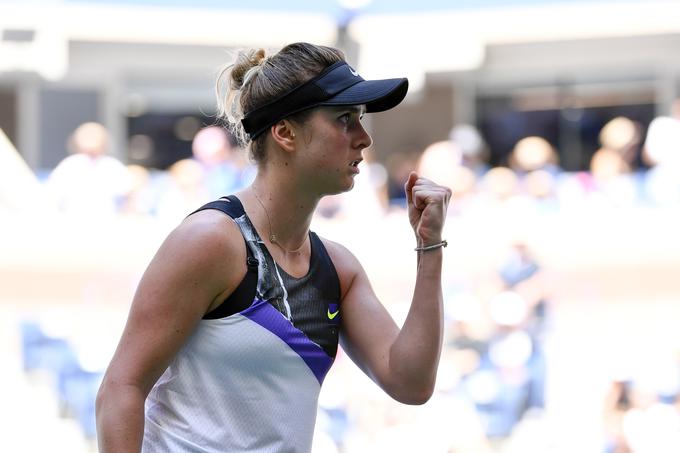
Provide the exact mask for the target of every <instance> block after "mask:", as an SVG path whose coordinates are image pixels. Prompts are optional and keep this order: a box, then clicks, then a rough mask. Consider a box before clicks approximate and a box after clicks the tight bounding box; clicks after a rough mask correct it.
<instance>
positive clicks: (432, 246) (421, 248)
mask: <svg viewBox="0 0 680 453" xmlns="http://www.w3.org/2000/svg"><path fill="white" fill-rule="evenodd" d="M447 245H449V244H448V242H446V240H445V239H444V240H439V241H438V242H433V243H429V244H419V245H418V247H416V248H414V249H413V250H415V251H416V252H429V251H432V250H439V249H441V248H443V247H446V246H447Z"/></svg>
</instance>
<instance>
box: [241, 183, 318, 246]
mask: <svg viewBox="0 0 680 453" xmlns="http://www.w3.org/2000/svg"><path fill="white" fill-rule="evenodd" d="M253 195H255V199H256V200H257V202H258V203H260V206H262V210H263V211H264V214H265V215H266V216H267V223H268V224H269V242H271V243H272V244H276V245H277V246H279V248H281V250H283V251H284V252H286V253H300V250H302V247H304V246H305V244H306V243H307V237H308V236H309V234H306V235H305V239H304V241H302V245H300V247H298V248H296V249H293V250H288V249H287V248H285V247H284V246H283V245H281V243H280V242H279V241H278V239H277V237H276V234H274V232H273V231H272V221H271V219H270V218H269V212H268V211H267V208H265V207H264V203H262V200H260V197H258V196H257V190H255V187H253Z"/></svg>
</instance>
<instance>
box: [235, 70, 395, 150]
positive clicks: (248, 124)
mask: <svg viewBox="0 0 680 453" xmlns="http://www.w3.org/2000/svg"><path fill="white" fill-rule="evenodd" d="M407 91H408V80H407V79H383V80H364V79H363V78H362V77H361V76H360V75H359V74H357V72H356V71H355V70H354V69H352V68H351V67H350V66H349V65H348V64H347V63H346V62H344V61H338V62H337V63H334V64H332V65H331V66H329V67H327V68H326V69H324V71H323V72H321V74H319V75H318V76H316V77H314V78H313V79H311V80H308V81H307V82H305V83H303V84H302V85H299V86H297V87H295V88H293V89H292V90H290V91H288V92H286V93H284V94H282V95H281V96H279V97H278V98H276V99H274V100H273V101H272V102H270V103H268V104H265V105H263V106H262V107H259V108H257V109H255V110H253V111H251V112H248V113H246V115H245V117H244V118H243V119H242V120H241V123H243V127H244V128H245V130H246V132H247V133H248V135H249V136H250V139H251V140H255V139H256V138H257V137H259V136H260V135H262V133H263V132H265V131H266V130H267V129H268V128H269V127H271V126H273V125H274V124H276V123H277V122H278V121H280V120H282V119H284V118H286V117H288V116H290V115H292V114H294V113H298V112H301V111H303V110H307V109H310V108H313V107H318V106H321V105H365V106H366V112H368V113H371V112H382V111H385V110H389V109H391V108H392V107H395V106H396V105H397V104H399V103H400V102H401V101H402V100H403V99H404V97H405V96H406V92H407Z"/></svg>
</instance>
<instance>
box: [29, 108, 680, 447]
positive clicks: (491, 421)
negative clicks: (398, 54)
mask: <svg viewBox="0 0 680 453" xmlns="http://www.w3.org/2000/svg"><path fill="white" fill-rule="evenodd" d="M599 143H600V148H599V149H598V150H597V152H595V153H594V155H593V156H592V159H591V160H590V167H589V169H588V170H584V171H577V172H565V171H563V170H562V169H561V167H560V162H559V158H558V156H559V152H558V150H557V149H556V148H555V146H554V145H553V144H551V143H549V142H548V141H546V140H545V139H543V138H541V137H538V136H531V137H525V138H523V139H522V140H520V141H518V142H517V143H516V144H515V146H514V148H513V150H512V153H511V154H510V155H509V156H508V158H507V162H506V163H505V165H504V166H496V167H490V166H489V164H488V149H487V146H486V144H485V140H484V137H482V135H481V134H480V133H479V131H478V130H477V129H476V128H475V127H473V126H471V125H465V124H463V125H457V126H455V127H454V128H453V129H452V130H451V132H450V135H449V137H448V138H447V139H446V140H442V141H439V142H437V143H433V144H431V145H430V146H428V147H427V148H426V149H424V150H422V151H419V152H416V153H412V154H398V155H396V154H395V155H390V156H388V157H387V158H386V159H383V161H380V160H379V159H378V158H377V156H375V155H374V154H373V152H372V151H371V150H370V149H369V150H366V151H365V160H364V162H363V163H362V165H361V173H360V174H359V175H358V176H357V178H356V181H355V189H354V190H353V191H351V192H349V193H347V194H342V195H339V196H333V197H327V198H326V199H324V200H323V201H322V204H321V206H320V208H321V209H319V211H318V212H319V215H320V216H321V217H323V221H337V222H342V221H347V220H352V219H355V220H356V219H361V220H362V221H366V220H371V219H375V220H380V219H383V218H386V217H387V216H390V215H394V214H395V213H397V214H398V213H402V212H403V210H404V206H405V199H404V194H403V182H404V181H405V179H406V176H407V175H408V172H409V171H410V170H412V169H414V168H415V169H417V171H418V172H419V173H420V174H421V175H422V176H425V177H428V178H431V179H433V180H435V181H437V182H439V183H442V184H445V185H448V186H450V187H451V188H452V190H453V193H454V198H453V201H452V205H451V208H450V215H451V216H452V217H457V218H466V217H474V216H489V215H491V217H489V218H490V219H492V220H493V221H501V222H504V225H505V227H506V228H507V229H509V230H512V228H513V227H514V228H516V229H521V228H522V225H526V224H527V222H531V219H533V218H536V216H542V215H554V214H556V213H557V212H562V211H564V210H582V211H584V212H588V211H591V210H601V209H605V208H612V209H617V208H622V207H631V206H633V207H634V206H649V207H661V208H668V209H678V208H680V100H678V101H676V102H675V103H674V105H673V110H672V113H671V114H670V115H668V116H660V117H658V118H656V119H654V120H653V121H652V123H651V124H649V126H648V127H647V128H645V127H643V125H640V124H638V123H636V122H634V121H632V120H630V119H628V118H625V117H617V118H613V119H611V121H609V122H608V123H607V124H606V125H605V126H604V127H603V128H602V130H601V132H600V135H599ZM109 145H110V138H109V134H108V132H107V130H106V129H105V128H104V127H103V126H102V125H100V124H97V123H86V124H83V125H81V126H80V127H78V128H77V129H76V130H75V131H74V133H73V134H72V137H71V139H70V141H69V144H68V146H69V149H70V150H71V151H72V152H71V154H70V155H69V156H68V157H66V158H65V159H64V160H63V161H62V162H61V163H60V164H59V165H58V166H57V167H56V168H55V169H54V170H53V171H52V172H50V174H49V175H48V176H47V177H46V178H45V180H44V181H42V182H41V183H42V184H43V185H44V188H45V189H46V190H45V192H44V194H45V197H46V200H47V202H46V203H45V205H46V206H52V208H53V209H54V210H55V211H58V212H61V213H63V214H64V215H73V216H77V217H79V218H80V217H100V218H101V217H105V216H135V217H143V218H154V219H160V220H162V221H167V222H168V223H169V224H176V223H177V222H179V221H181V219H182V218H183V217H184V216H186V215H187V214H188V213H190V212H192V211H193V210H194V209H196V208H197V207H198V206H200V205H201V204H203V203H205V202H207V201H210V200H212V199H215V198H218V197H220V196H222V195H226V194H230V193H233V192H234V191H236V190H238V189H239V188H242V187H244V186H245V185H247V184H249V183H250V181H252V179H253V178H254V175H255V171H254V169H253V167H252V166H251V164H249V162H248V160H247V158H246V157H245V155H244V152H243V151H242V150H240V149H239V148H238V144H237V143H236V142H235V141H234V139H233V138H232V137H230V136H229V135H228V134H227V133H226V131H225V130H224V129H222V128H220V127H216V126H210V127H206V128H204V129H201V130H200V131H199V132H198V133H197V134H196V135H195V137H194V138H193V141H192V142H191V157H188V158H186V159H182V160H180V161H178V162H176V163H174V164H173V165H172V166H170V167H169V168H168V169H167V170H155V169H148V168H144V167H142V166H139V165H128V166H126V165H124V164H123V163H121V162H120V161H119V160H117V159H116V158H114V157H112V156H111V155H109V153H108V149H109ZM490 213H492V214H490ZM509 236H510V240H509V241H508V247H507V248H506V249H505V250H499V251H498V255H499V256H498V262H499V263H500V264H499V266H498V267H497V268H496V269H493V270H492V272H489V273H488V274H487V275H484V276H482V277H478V278H476V279H473V280H470V279H466V278H464V276H460V275H446V276H445V279H444V296H445V312H446V320H447V321H446V322H447V324H446V335H447V337H446V341H445V345H444V350H443V353H442V360H441V369H440V373H439V379H438V384H437V393H436V395H435V397H434V398H433V399H432V400H431V402H430V403H428V404H427V405H425V406H423V407H422V408H417V409H413V408H402V407H400V406H398V405H394V404H387V403H385V401H384V399H382V397H381V396H378V395H379V392H378V391H377V389H376V388H375V386H373V385H372V384H370V383H367V382H365V380H362V378H361V377H359V376H358V374H357V372H356V370H354V369H353V368H352V367H351V366H350V365H348V363H347V362H348V360H347V358H346V357H345V356H344V355H343V354H342V353H341V354H340V356H339V358H338V361H337V363H336V366H335V370H336V371H334V372H333V373H331V374H330V375H329V378H328V382H327V384H326V385H325V387H324V388H325V390H324V392H323V393H322V397H321V404H320V412H319V423H318V425H319V428H318V429H319V433H318V434H317V436H316V441H315V442H316V445H315V451H317V452H340V451H342V452H354V451H393V452H399V451H409V452H410V451H414V450H416V449H420V450H421V451H428V452H430V451H432V452H439V451H441V452H449V453H453V452H457V453H460V452H464V453H476V452H482V453H485V452H493V451H501V450H500V449H501V448H503V446H506V447H507V445H508V443H507V440H508V439H510V438H511V437H512V436H513V433H515V434H516V433H517V429H518V426H521V425H523V424H526V423H528V422H527V421H531V420H536V419H540V418H541V417H542V416H543V415H544V413H545V409H546V383H547V382H549V380H550V374H549V373H548V372H547V370H548V369H549V366H548V362H549V360H550V357H549V355H547V354H546V349H545V341H546V338H547V337H548V336H549V335H550V326H551V299H552V296H553V293H552V292H553V288H551V286H550V280H549V278H546V270H545V269H544V268H543V266H542V264H541V263H540V260H538V259H537V258H536V256H535V254H534V253H532V250H531V247H530V246H529V245H528V243H527V241H526V237H525V235H522V234H520V233H517V234H514V235H513V234H512V233H510V234H509ZM23 333H24V343H23V345H24V360H25V363H24V367H25V370H26V372H27V373H28V372H30V371H31V370H32V369H34V368H39V367H41V366H43V365H44V363H47V364H48V365H50V366H53V365H54V363H53V362H50V360H57V361H58V360H66V361H67V362H68V366H70V367H77V362H74V361H73V358H72V355H71V354H70V352H64V351H68V348H67V347H66V346H65V345H64V344H63V342H60V340H58V339H54V338H49V336H46V335H44V334H43V333H41V332H40V328H39V326H37V325H35V324H30V323H29V324H26V325H25V326H24V330H23ZM55 342H56V343H55ZM55 345H56V346H55ZM41 347H44V348H46V349H44V351H43V352H45V351H46V354H56V352H55V351H57V352H59V353H61V354H65V356H63V357H62V356H58V357H57V358H56V359H55V358H54V357H53V356H49V357H48V358H47V359H44V358H41V357H42V356H41V355H40V351H41V349H40V348H41ZM55 348H56V349H55ZM67 359H68V360H67ZM41 360H43V362H41ZM45 360H46V361H47V362H44V361H45ZM59 363H61V362H59ZM41 364H43V365H41ZM666 364H667V367H666V368H665V370H666V371H660V373H663V375H664V377H665V378H664V379H646V378H642V377H640V375H639V373H637V374H636V373H635V372H630V373H628V374H626V375H625V376H624V375H622V376H615V377H613V378H612V380H611V383H610V388H609V389H608V390H607V392H606V395H604V400H603V404H602V407H603V412H602V430H601V431H602V442H601V443H602V445H601V449H600V450H599V451H600V452H602V453H648V452H649V453H652V452H654V453H660V452H671V451H674V452H677V451H680V398H679V396H680V375H679V373H678V366H679V365H680V357H672V358H670V359H669V360H668V362H667V363H666ZM44 366H47V365H44ZM57 368H58V367H57ZM74 369H75V368H70V369H69V373H70V372H73V370H74ZM668 370H670V371H668ZM59 372H61V373H62V375H61V379H62V381H59V382H61V383H60V386H61V387H60V392H62V393H60V395H63V398H67V397H68V395H69V393H68V391H67V390H68V388H67V384H68V379H67V380H66V381H63V379H66V378H64V375H63V370H61V371H55V373H59ZM647 374H649V373H647ZM66 375H68V373H66ZM77 376H78V379H81V380H83V381H84V382H86V385H87V386H89V387H87V389H86V392H92V388H93V386H92V376H95V379H96V378H97V376H98V375H96V374H94V375H93V374H92V372H90V371H88V372H87V373H86V374H84V375H82V374H81V375H77ZM647 377H648V376H647ZM656 377H657V378H659V376H656ZM65 386H66V387H65ZM76 395H77V398H80V399H83V398H84V397H83V396H82V394H80V393H77V392H76ZM66 403H68V402H67V401H65V404H66ZM81 403H82V402H81ZM74 404H75V403H74ZM82 404H85V408H84V409H82V410H83V411H84V412H82V413H81V412H77V411H75V413H77V414H78V416H79V417H82V418H83V422H82V423H83V426H84V429H85V431H84V432H85V433H86V434H87V435H88V436H93V435H94V431H93V425H92V420H91V419H88V417H90V416H92V414H93V413H92V412H91V411H92V408H93V407H90V406H87V404H86V403H82ZM88 404H89V403H88ZM65 407H66V408H68V407H70V406H68V405H67V404H66V405H65ZM78 407H81V406H78ZM67 412H68V411H67ZM71 412H74V411H71ZM369 446H370V447H369ZM503 451H509V450H503ZM525 451H529V450H525ZM546 451H547V450H546ZM555 451H561V450H555Z"/></svg>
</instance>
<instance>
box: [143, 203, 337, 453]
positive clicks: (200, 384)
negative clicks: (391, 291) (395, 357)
mask: <svg viewBox="0 0 680 453" xmlns="http://www.w3.org/2000/svg"><path fill="white" fill-rule="evenodd" d="M203 209H217V210H220V211H222V212H224V213H225V214H227V215H229V216H230V217H231V218H232V219H234V221H235V222H236V224H237V225H238V227H239V228H240V230H241V234H242V235H243V237H244V239H245V242H246V250H247V254H248V257H247V264H248V272H247V273H246V276H245V277H244V279H243V281H242V282H241V284H240V285H239V287H238V288H237V289H236V290H235V291H234V292H233V293H232V294H231V295H230V296H229V297H228V298H227V299H226V300H225V301H224V302H223V303H222V304H221V305H220V306H218V307H217V308H216V309H214V310H213V311H211V312H210V313H208V314H207V315H206V316H205V317H204V318H203V319H202V320H201V321H200V322H199V324H198V327H197V328H196V330H195V332H194V333H193V334H192V335H191V336H190V337H189V339H188V340H187V342H186V343H185V344H184V346H183V347H182V348H181V350H180V351H179V352H178V353H177V355H176V357H175V358H174V359H173V361H172V362H171V364H170V365H169V366H168V368H167V370H166V371H165V372H164V373H163V375H162V376H161V377H160V379H159V380H158V382H157V383H156V384H155V386H154V387H153V389H152V390H151V392H150V393H149V396H148V398H147V400H146V408H145V417H146V420H145V428H144V441H143V447H142V451H143V452H146V453H150V452H154V453H156V452H159V453H160V452H163V453H167V452H309V451H310V449H311V444H312V435H313V432H314V423H315V419H316V412H317V400H318V395H319V391H320V388H321V383H322V382H323V379H324V376H325V375H326V373H327V371H328V370H329V368H330V366H331V364H332V363H333V360H334V358H335V355H336V352H337V346H338V330H339V323H340V315H339V312H340V305H339V304H340V284H339V280H338V276H337V273H336V270H335V267H334V266H333V263H332V262H331V259H330V257H329V255H328V253H327V251H326V249H325V247H324V246H323V244H322V242H321V240H320V239H319V237H318V236H317V235H316V234H315V233H312V232H310V233H309V239H310V241H311V259H310V266H309V272H308V273H307V275H305V276H304V277H302V278H295V277H292V276H290V275H288V274H287V273H286V272H285V271H284V270H283V269H281V268H280V267H278V266H277V264H276V262H274V260H273V258H272V256H271V255H270V254H269V251H268V250H267V248H266V247H265V245H264V243H263V242H262V240H261V239H260V237H259V235H258V234H257V231H255V228H254V227H253V225H252V224H251V222H250V220H249V219H248V217H247V216H246V214H245V211H244V209H243V206H242V205H241V202H240V201H239V200H238V198H236V197H235V196H230V197H226V198H222V199H220V200H218V201H214V202H211V203H208V204H207V205H205V206H203V207H201V208H200V209H198V211H200V210H203ZM198 211H196V212H198Z"/></svg>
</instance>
